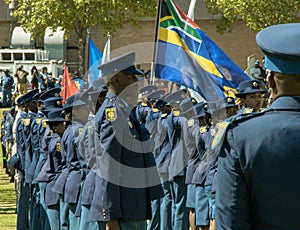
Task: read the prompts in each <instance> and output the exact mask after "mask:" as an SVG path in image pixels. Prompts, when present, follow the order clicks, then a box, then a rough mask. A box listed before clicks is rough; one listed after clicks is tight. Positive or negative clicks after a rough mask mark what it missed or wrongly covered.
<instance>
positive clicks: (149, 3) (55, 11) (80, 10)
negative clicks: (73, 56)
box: [5, 0, 157, 73]
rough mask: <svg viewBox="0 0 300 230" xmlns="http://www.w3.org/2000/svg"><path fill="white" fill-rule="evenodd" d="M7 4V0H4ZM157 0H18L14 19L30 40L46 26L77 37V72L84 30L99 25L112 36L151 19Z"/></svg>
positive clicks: (84, 35)
mask: <svg viewBox="0 0 300 230" xmlns="http://www.w3.org/2000/svg"><path fill="white" fill-rule="evenodd" d="M5 2H6V3H9V2H10V0H5ZM156 6H157V0H18V5H17V9H16V10H15V11H14V16H15V17H16V18H17V20H18V23H19V24H20V25H21V26H22V28H23V29H24V30H25V31H27V32H30V33H31V36H32V38H39V37H43V36H44V33H45V30H46V28H47V27H51V28H52V29H53V31H56V29H57V27H59V26H61V27H62V28H63V29H64V30H65V36H66V38H68V37H69V36H70V32H71V31H73V30H74V31H75V32H76V34H77V36H78V42H77V44H78V59H79V63H80V67H79V71H80V72H81V73H82V72H83V69H84V68H83V67H84V63H85V60H84V50H85V45H86V37H87V30H88V28H89V27H90V26H95V25H100V26H102V28H103V30H104V34H105V35H106V34H107V33H108V32H109V33H110V34H112V35H113V34H114V33H115V32H116V31H117V29H119V28H122V27H123V24H124V22H130V23H131V24H133V25H138V21H139V20H140V19H141V18H145V17H154V16H155V14H156V8H157V7H156Z"/></svg>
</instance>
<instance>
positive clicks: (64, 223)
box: [52, 93, 85, 229]
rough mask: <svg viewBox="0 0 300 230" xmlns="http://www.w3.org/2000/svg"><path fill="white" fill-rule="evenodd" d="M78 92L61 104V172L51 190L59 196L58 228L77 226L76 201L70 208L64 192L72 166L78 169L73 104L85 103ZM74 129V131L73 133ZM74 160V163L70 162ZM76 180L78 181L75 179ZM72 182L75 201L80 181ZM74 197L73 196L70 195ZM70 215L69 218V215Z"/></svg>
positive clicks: (77, 126)
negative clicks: (64, 124)
mask: <svg viewBox="0 0 300 230" xmlns="http://www.w3.org/2000/svg"><path fill="white" fill-rule="evenodd" d="M80 95H82V94H80V93H78V94H74V95H72V96H70V97H69V98H68V99H67V100H66V103H65V104H64V106H63V113H64V116H65V120H66V130H65V132H64V134H63V136H62V140H61V155H62V159H61V163H62V165H63V167H62V170H61V172H59V173H58V175H57V177H56V178H55V182H54V185H53V187H52V190H53V191H54V192H56V193H58V194H59V196H60V225H61V226H60V228H61V229H69V227H70V225H72V226H73V227H74V226H77V225H78V224H79V218H76V217H75V211H76V203H73V202H71V203H72V209H71V210H70V207H69V203H70V200H68V201H69V202H67V201H66V198H68V199H69V198H70V197H71V196H70V193H69V192H67V193H65V185H66V182H67V179H68V176H69V174H70V171H71V170H72V169H74V168H76V169H79V163H78V160H77V159H78V158H77V155H76V149H75V148H74V141H75V138H74V137H75V136H76V137H77V136H78V134H79V130H78V128H80V126H81V125H80V124H79V123H76V124H75V127H76V128H73V112H74V111H73V105H74V103H75V102H76V101H77V103H78V105H79V106H81V105H84V104H85V103H84V102H83V101H81V100H80ZM75 131H76V133H75ZM73 162H74V164H72V163H73ZM77 182H78V181H77ZM78 183H79V184H78ZM78 183H77V184H74V186H76V188H74V191H73V192H74V194H75V193H76V198H75V199H76V202H77V195H78V191H79V187H80V182H78ZM72 198H74V197H72ZM70 214H71V215H72V216H71V218H69V215H70Z"/></svg>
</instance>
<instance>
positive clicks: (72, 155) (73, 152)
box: [64, 121, 85, 203]
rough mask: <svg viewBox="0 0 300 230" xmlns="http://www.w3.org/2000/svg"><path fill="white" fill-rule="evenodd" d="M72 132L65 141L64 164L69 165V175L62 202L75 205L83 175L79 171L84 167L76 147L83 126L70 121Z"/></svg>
mask: <svg viewBox="0 0 300 230" xmlns="http://www.w3.org/2000/svg"><path fill="white" fill-rule="evenodd" d="M72 129H73V131H72V132H71V134H70V135H69V137H68V139H67V143H66V144H67V145H68V148H67V152H66V164H67V165H69V174H68V177H67V180H66V183H65V190H64V201H65V202H67V203H77V201H78V198H79V193H80V183H81V182H82V180H83V179H84V177H85V175H84V174H83V173H82V172H83V171H82V170H81V169H82V168H83V167H85V162H84V159H83V157H82V156H83V154H80V152H79V149H78V145H79V139H80V135H81V134H82V130H83V125H82V124H81V123H79V122H76V121H72Z"/></svg>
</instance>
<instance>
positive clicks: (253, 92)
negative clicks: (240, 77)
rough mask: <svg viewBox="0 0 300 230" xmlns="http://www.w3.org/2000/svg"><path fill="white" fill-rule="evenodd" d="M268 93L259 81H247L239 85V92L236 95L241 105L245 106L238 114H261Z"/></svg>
mask: <svg viewBox="0 0 300 230" xmlns="http://www.w3.org/2000/svg"><path fill="white" fill-rule="evenodd" d="M266 92H267V91H266V90H264V89H263V88H262V86H261V82H260V81H258V80H246V81H243V82H241V83H240V84H239V92H238V93H236V94H235V96H236V97H238V98H240V99H241V105H242V106H243V107H242V109H241V111H240V112H238V114H239V113H240V114H248V113H252V112H259V111H260V109H261V105H262V100H263V95H264V93H266Z"/></svg>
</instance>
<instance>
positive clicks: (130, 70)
mask: <svg viewBox="0 0 300 230" xmlns="http://www.w3.org/2000/svg"><path fill="white" fill-rule="evenodd" d="M134 61H135V53H134V52H131V53H127V54H124V55H122V56H120V57H116V58H113V59H110V60H109V61H107V62H106V63H104V64H102V65H100V66H98V69H100V70H101V74H102V75H107V74H111V73H115V74H116V73H118V72H123V73H126V74H129V75H130V74H136V75H142V74H144V73H143V72H142V71H140V70H138V69H136V68H135V67H134Z"/></svg>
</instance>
